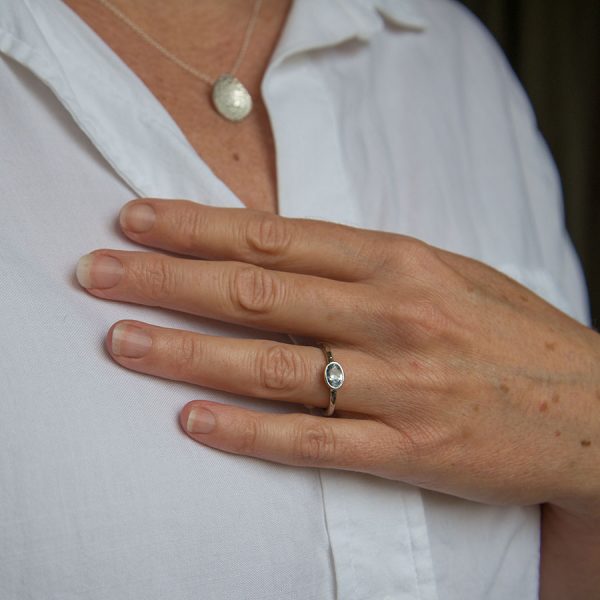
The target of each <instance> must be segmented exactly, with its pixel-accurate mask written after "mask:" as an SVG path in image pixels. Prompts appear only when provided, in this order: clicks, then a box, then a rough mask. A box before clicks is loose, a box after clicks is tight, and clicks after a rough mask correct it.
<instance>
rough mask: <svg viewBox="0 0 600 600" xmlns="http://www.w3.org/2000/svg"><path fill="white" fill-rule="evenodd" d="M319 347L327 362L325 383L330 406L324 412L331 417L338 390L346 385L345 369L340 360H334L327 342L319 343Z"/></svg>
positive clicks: (324, 414)
mask: <svg viewBox="0 0 600 600" xmlns="http://www.w3.org/2000/svg"><path fill="white" fill-rule="evenodd" d="M319 348H321V350H322V351H323V354H324V356H325V360H326V361H327V364H326V365H325V371H324V373H323V374H324V376H325V383H326V384H327V387H328V388H329V406H328V407H327V409H326V410H325V411H324V412H323V416H324V417H331V415H333V412H334V411H335V401H336V399H337V391H338V390H339V389H340V388H341V387H342V385H344V369H342V365H340V363H339V362H336V361H335V360H333V354H332V353H331V349H330V348H329V347H328V346H326V345H325V344H319Z"/></svg>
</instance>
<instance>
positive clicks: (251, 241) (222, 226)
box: [119, 198, 385, 281]
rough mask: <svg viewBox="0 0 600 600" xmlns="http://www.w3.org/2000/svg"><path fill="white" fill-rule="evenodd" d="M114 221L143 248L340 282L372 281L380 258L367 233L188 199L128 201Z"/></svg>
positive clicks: (322, 222)
mask: <svg viewBox="0 0 600 600" xmlns="http://www.w3.org/2000/svg"><path fill="white" fill-rule="evenodd" d="M119 222H120V224H121V228H122V229H123V232H124V233H125V235H127V236H128V237H129V238H130V239H132V240H134V241H135V242H138V243H140V244H143V245H145V246H151V247H153V248H161V249H163V250H168V251H170V252H175V253H178V254H183V255H187V256H193V257H197V258H207V259H211V260H234V261H242V262H246V263H251V264H255V265H259V266H262V267H266V268H271V269H277V270H280V271H288V272H294V273H304V274H308V275H318V276H321V277H327V278H330V279H337V280H341V281H360V280H362V279H366V278H368V277H369V276H371V275H372V274H373V272H374V271H375V269H376V264H377V262H378V261H377V260H374V259H375V258H376V257H375V256H374V255H375V254H376V253H377V252H379V253H381V251H380V250H379V251H378V250H377V248H378V245H377V244H375V243H374V239H373V238H374V236H375V234H374V232H370V231H367V230H362V229H355V228H352V227H347V226H344V225H339V224H335V223H328V222H325V221H316V220H309V219H291V218H285V217H280V216H277V215H273V214H270V213H267V212H263V211H258V210H252V209H244V208H217V207H212V206H206V205H203V204H198V203H196V202H190V201H187V200H158V199H152V198H145V199H142V200H133V201H132V202H129V203H127V204H126V205H125V206H124V207H123V209H122V210H121V214H120V217H119ZM380 235H385V234H380ZM379 247H380V245H379Z"/></svg>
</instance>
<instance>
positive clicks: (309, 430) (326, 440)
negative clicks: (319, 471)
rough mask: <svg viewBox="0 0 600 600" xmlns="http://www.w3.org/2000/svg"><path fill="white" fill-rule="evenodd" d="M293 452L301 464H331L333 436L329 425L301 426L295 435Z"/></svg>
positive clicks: (333, 444) (333, 445) (332, 458)
mask: <svg viewBox="0 0 600 600" xmlns="http://www.w3.org/2000/svg"><path fill="white" fill-rule="evenodd" d="M295 454H296V456H297V458H298V459H299V461H300V462H301V463H302V464H312V465H319V464H324V465H325V464H332V463H333V460H334V457H335V436H334V434H333V431H332V429H331V427H330V426H329V425H314V424H311V425H309V426H305V427H301V428H300V429H299V431H298V434H297V436H296V448H295Z"/></svg>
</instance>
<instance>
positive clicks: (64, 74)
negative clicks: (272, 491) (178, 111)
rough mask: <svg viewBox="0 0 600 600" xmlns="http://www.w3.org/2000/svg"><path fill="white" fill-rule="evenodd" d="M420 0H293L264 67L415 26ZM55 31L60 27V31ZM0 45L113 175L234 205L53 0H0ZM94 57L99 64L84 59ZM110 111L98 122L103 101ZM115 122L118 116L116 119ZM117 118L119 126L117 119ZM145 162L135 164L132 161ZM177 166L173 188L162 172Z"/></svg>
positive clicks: (116, 64) (135, 84) (146, 187)
mask: <svg viewBox="0 0 600 600" xmlns="http://www.w3.org/2000/svg"><path fill="white" fill-rule="evenodd" d="M421 2H422V0H294V3H293V5H292V8H291V12H290V15H289V17H288V20H287V23H286V26H285V28H284V31H283V33H282V36H281V39H280V42H279V44H278V46H277V49H276V51H275V53H274V56H273V58H272V61H271V65H270V67H269V70H271V69H272V68H273V67H275V66H276V65H277V64H279V63H281V62H282V61H284V60H285V59H286V58H289V57H290V56H291V55H293V54H295V53H299V52H304V51H310V50H312V49H318V48H327V47H333V46H336V45H338V44H340V43H343V42H344V41H348V40H351V39H358V40H362V41H365V42H366V41H368V40H369V39H371V38H372V37H373V36H374V35H375V34H376V33H377V32H379V31H381V30H382V29H383V28H384V27H385V22H386V20H387V21H389V22H390V23H391V24H392V25H394V26H396V27H399V28H403V29H407V30H410V31H421V30H423V28H424V27H425V24H426V23H425V19H424V17H423V15H422V14H421V8H422V7H421ZM65 31H68V32H69V35H65ZM0 52H4V53H5V54H7V55H8V56H11V57H12V58H13V59H15V60H17V61H18V62H20V63H22V64H23V65H25V66H26V67H28V68H29V69H30V70H31V71H32V72H33V73H35V74H36V76H37V77H39V78H40V79H41V80H42V81H44V82H45V83H46V84H47V85H48V86H49V87H50V89H52V90H53V92H54V93H55V94H56V96H57V97H58V98H59V100H60V101H61V102H62V104H63V105H64V106H65V107H66V108H67V110H68V111H69V112H70V113H71V115H72V117H73V118H74V120H75V121H76V122H77V123H78V125H79V126H80V127H81V129H82V130H83V131H84V132H85V133H86V134H87V136H88V137H89V138H90V139H91V140H92V141H93V143H94V144H95V146H96V148H98V150H99V151H100V152H101V153H102V155H103V156H104V158H105V159H106V160H107V161H108V162H109V163H110V164H111V165H112V166H113V168H114V169H115V170H116V171H117V172H118V173H119V174H120V175H121V177H122V178H123V179H124V180H125V181H126V182H127V183H128V184H129V185H130V186H131V187H132V188H133V189H134V190H135V191H136V192H138V194H140V195H142V196H144V195H146V196H148V195H154V196H168V195H169V194H171V195H173V194H174V195H176V196H177V197H182V198H190V199H199V200H201V201H203V202H207V201H209V202H210V200H208V199H213V201H214V202H215V203H217V204H221V205H229V206H241V203H240V201H239V199H238V198H236V197H235V196H234V195H233V193H232V192H231V191H230V190H229V189H228V188H227V187H226V186H225V185H224V184H223V183H222V182H221V181H220V180H219V179H217V178H216V177H214V176H213V175H212V174H211V172H210V169H209V168H208V166H207V165H206V164H205V163H204V162H203V161H201V160H200V159H199V158H198V156H197V155H196V153H195V151H194V149H193V148H192V147H191V146H190V144H189V143H188V142H187V140H186V139H185V137H184V136H183V134H182V133H181V131H180V130H179V128H178V127H177V125H176V124H175V122H174V121H173V120H172V119H171V117H170V116H169V115H168V114H167V113H166V111H165V110H164V108H163V107H162V106H161V105H160V103H159V102H158V101H157V100H156V98H154V96H153V95H152V94H151V93H150V92H149V91H148V90H147V89H146V88H145V86H144V85H143V83H142V82H141V81H140V80H138V79H137V78H135V77H133V78H132V75H131V72H130V71H129V69H128V68H127V67H126V66H125V65H124V64H123V63H122V62H121V61H119V60H115V55H114V53H113V52H112V50H110V48H109V47H108V46H107V45H106V44H104V43H103V42H102V40H100V38H98V37H97V36H95V35H94V34H93V33H90V31H88V30H87V27H86V26H85V25H84V24H83V23H81V22H80V20H79V19H78V17H76V15H75V14H74V13H72V11H71V10H70V9H69V8H68V7H66V6H65V5H64V4H63V3H62V2H61V1H60V0H2V10H1V11H0ZM97 64H102V65H103V68H102V69H94V68H93V66H94V65H97ZM107 106H108V107H110V112H111V115H113V117H114V118H113V119H111V120H109V121H107V120H106V118H105V114H106V112H107V108H106V107H107ZM119 124H121V125H119ZM122 124H127V132H123V131H122V130H121V129H120V127H122V126H123V125H122ZM157 140H158V141H159V142H160V144H161V147H163V148H165V151H164V154H163V159H162V162H163V165H162V166H163V167H164V168H162V169H153V168H152V165H153V164H154V163H153V160H152V158H153V157H152V156H150V154H149V156H148V157H147V159H148V160H146V161H144V160H138V161H136V162H135V164H134V162H133V161H132V160H130V159H129V158H128V157H130V156H134V155H137V156H140V155H141V158H146V157H145V156H144V153H145V152H146V153H149V152H150V151H149V150H147V149H148V148H151V147H152V146H153V145H156V143H157ZM143 164H147V165H150V166H149V167H148V168H145V169H143V168H141V167H140V165H143ZM165 173H171V174H172V173H181V174H182V176H181V177H179V178H178V182H179V183H178V185H177V189H173V185H172V183H171V182H172V177H166V175H165Z"/></svg>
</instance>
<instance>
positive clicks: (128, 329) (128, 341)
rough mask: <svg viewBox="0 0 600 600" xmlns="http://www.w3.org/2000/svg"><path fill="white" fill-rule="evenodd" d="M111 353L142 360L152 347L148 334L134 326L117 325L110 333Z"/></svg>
mask: <svg viewBox="0 0 600 600" xmlns="http://www.w3.org/2000/svg"><path fill="white" fill-rule="evenodd" d="M111 340H112V343H111V348H112V353H113V354H114V355H115V356H124V357H126V358H142V356H146V354H148V351H149V350H150V348H151V347H152V337H151V336H150V334H149V333H148V332H147V331H145V330H144V329H142V328H141V327H136V326H135V325H127V324H126V323H119V324H118V325H117V326H116V327H115V328H114V329H113V331H112V337H111Z"/></svg>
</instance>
